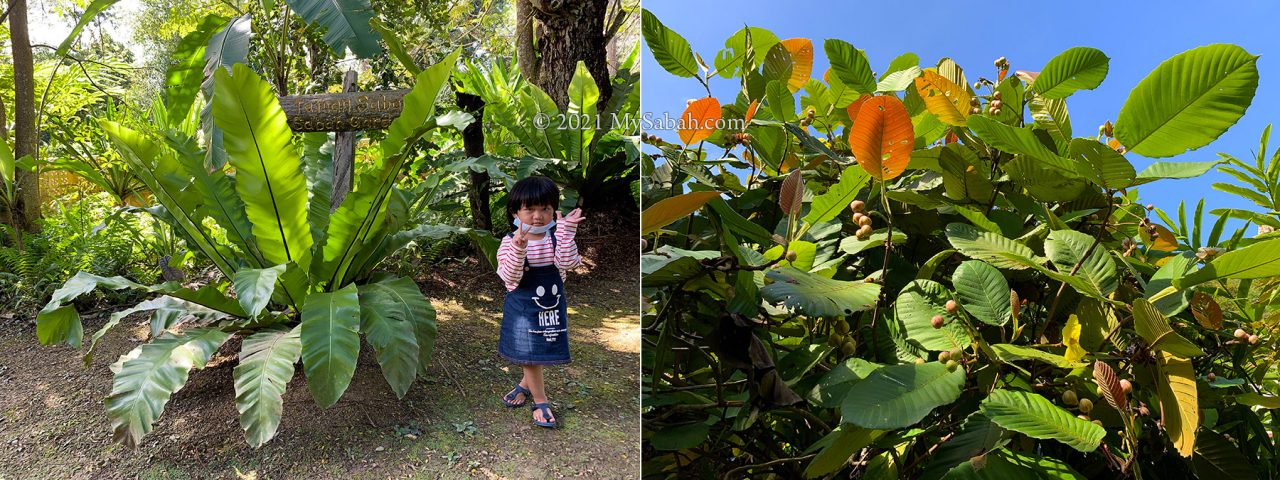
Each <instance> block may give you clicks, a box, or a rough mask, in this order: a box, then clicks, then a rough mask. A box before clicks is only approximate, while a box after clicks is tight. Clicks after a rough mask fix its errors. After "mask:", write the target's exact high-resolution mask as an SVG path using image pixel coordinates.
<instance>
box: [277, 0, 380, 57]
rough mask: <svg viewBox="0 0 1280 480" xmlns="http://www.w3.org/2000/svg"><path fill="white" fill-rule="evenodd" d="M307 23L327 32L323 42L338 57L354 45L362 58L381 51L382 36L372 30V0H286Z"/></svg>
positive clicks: (355, 51)
mask: <svg viewBox="0 0 1280 480" xmlns="http://www.w3.org/2000/svg"><path fill="white" fill-rule="evenodd" d="M285 1H286V2H289V6H290V7H292V8H293V11H294V12H297V14H298V16H299V17H302V19H303V20H306V21H307V24H309V25H311V26H312V27H313V28H317V29H319V30H320V31H323V32H324V43H325V44H326V45H328V46H329V48H330V49H331V50H333V53H334V54H335V55H337V57H339V58H342V57H345V56H346V52H345V50H346V49H351V53H354V54H355V55H356V56H357V57H359V58H373V57H375V56H378V54H380V53H382V47H381V46H380V45H378V40H379V39H380V38H381V37H380V36H379V35H378V32H375V31H373V27H372V26H370V25H369V21H370V20H373V17H374V13H375V12H374V11H373V7H371V6H370V5H369V0H285Z"/></svg>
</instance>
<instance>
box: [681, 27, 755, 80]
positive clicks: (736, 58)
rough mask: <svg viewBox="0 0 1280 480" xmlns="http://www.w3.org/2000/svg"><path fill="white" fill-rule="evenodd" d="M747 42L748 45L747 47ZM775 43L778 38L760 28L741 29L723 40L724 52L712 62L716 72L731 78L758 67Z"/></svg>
mask: <svg viewBox="0 0 1280 480" xmlns="http://www.w3.org/2000/svg"><path fill="white" fill-rule="evenodd" d="M748 41H750V43H751V44H750V45H747V42H748ZM776 43H778V36H777V35H774V34H773V32H770V31H769V30H766V29H763V28H760V27H743V28H742V29H739V30H738V31H737V32H735V33H734V34H733V35H732V36H730V37H729V38H727V39H725V41H724V46H725V50H721V51H720V52H719V53H717V54H716V58H715V61H714V63H715V67H716V71H717V72H718V73H719V74H720V76H722V77H724V78H733V77H734V76H736V75H738V72H739V71H740V70H754V69H756V68H758V67H759V66H760V60H761V59H763V58H764V56H765V54H766V53H767V52H768V51H769V49H770V48H773V45H774V44H776ZM748 47H750V50H751V51H752V56H753V57H754V58H753V59H748V58H747V50H748ZM668 71H670V70H668ZM673 73H674V72H673Z"/></svg>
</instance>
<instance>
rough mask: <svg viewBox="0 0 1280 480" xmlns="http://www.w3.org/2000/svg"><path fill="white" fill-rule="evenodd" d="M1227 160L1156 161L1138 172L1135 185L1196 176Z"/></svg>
mask: <svg viewBox="0 0 1280 480" xmlns="http://www.w3.org/2000/svg"><path fill="white" fill-rule="evenodd" d="M1225 162H1226V160H1222V161H1217V162H1155V163H1152V164H1151V165H1148V166H1147V168H1144V169H1142V171H1141V172H1138V177H1137V178H1136V179H1134V181H1133V185H1135V186H1137V185H1142V184H1146V183H1151V182H1154V181H1156V180H1162V179H1178V178H1195V177H1199V176H1201V175H1204V174H1205V173H1206V172H1208V171H1209V170H1213V167H1216V166H1218V165H1220V164H1222V163H1225Z"/></svg>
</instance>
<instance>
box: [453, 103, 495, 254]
mask: <svg viewBox="0 0 1280 480" xmlns="http://www.w3.org/2000/svg"><path fill="white" fill-rule="evenodd" d="M454 95H456V98H457V100H458V108H461V109H462V110H463V111H464V112H467V113H470V114H471V115H472V116H473V117H475V118H476V120H475V121H474V122H471V125H467V128H464V129H463V130H462V150H463V151H464V152H465V153H466V154H467V158H475V157H479V156H483V155H484V99H482V98H480V97H478V96H476V95H471V94H469V93H463V92H459V91H456V90H455V91H454ZM470 173H471V183H470V184H468V186H467V202H468V203H469V204H470V206H471V219H472V221H471V225H472V226H473V227H475V228H477V229H480V230H489V231H492V230H493V219H492V217H491V216H490V212H489V172H488V171H483V172H477V171H475V170H471V172H470Z"/></svg>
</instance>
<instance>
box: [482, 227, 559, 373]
mask: <svg viewBox="0 0 1280 480" xmlns="http://www.w3.org/2000/svg"><path fill="white" fill-rule="evenodd" d="M547 235H548V236H550V237H551V246H552V248H553V249H554V248H555V242H556V239H555V235H553V234H552V232H550V231H549V232H547ZM524 268H525V271H524V276H523V277H521V278H520V284H519V285H517V286H516V289H515V290H512V291H510V292H507V298H506V300H505V301H503V303H502V331H501V334H500V335H499V337H498V355H501V356H502V358H505V359H507V360H508V361H510V362H512V363H516V364H520V365H560V364H565V363H569V360H570V359H569V323H568V321H567V320H568V317H566V313H567V308H566V297H565V292H564V280H562V279H561V278H560V269H559V268H557V267H556V266H555V264H554V263H553V264H551V265H546V266H542V267H534V266H530V265H529V260H528V259H526V260H525V262H524Z"/></svg>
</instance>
